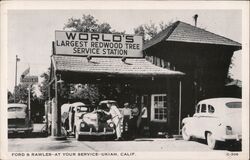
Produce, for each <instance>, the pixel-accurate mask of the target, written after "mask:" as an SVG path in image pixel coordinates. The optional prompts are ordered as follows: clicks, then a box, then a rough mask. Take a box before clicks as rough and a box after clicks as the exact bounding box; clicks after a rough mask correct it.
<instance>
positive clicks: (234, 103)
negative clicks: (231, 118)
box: [226, 102, 241, 108]
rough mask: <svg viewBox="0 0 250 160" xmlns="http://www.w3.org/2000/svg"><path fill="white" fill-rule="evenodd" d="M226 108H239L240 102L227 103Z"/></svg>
mask: <svg viewBox="0 0 250 160" xmlns="http://www.w3.org/2000/svg"><path fill="white" fill-rule="evenodd" d="M226 106H227V107H228V108H241V102H228V103H226Z"/></svg>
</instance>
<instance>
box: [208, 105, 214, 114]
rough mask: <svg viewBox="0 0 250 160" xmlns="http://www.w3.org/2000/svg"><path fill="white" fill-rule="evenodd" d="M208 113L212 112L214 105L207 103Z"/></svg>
mask: <svg viewBox="0 0 250 160" xmlns="http://www.w3.org/2000/svg"><path fill="white" fill-rule="evenodd" d="M208 113H214V107H213V106H211V105H208Z"/></svg>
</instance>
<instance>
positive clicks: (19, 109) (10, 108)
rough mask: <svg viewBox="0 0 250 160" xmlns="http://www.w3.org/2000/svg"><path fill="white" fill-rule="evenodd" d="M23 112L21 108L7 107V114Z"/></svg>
mask: <svg viewBox="0 0 250 160" xmlns="http://www.w3.org/2000/svg"><path fill="white" fill-rule="evenodd" d="M21 111H24V108H23V107H9V108H8V112H21Z"/></svg>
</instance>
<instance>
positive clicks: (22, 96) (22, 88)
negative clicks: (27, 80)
mask: <svg viewBox="0 0 250 160" xmlns="http://www.w3.org/2000/svg"><path fill="white" fill-rule="evenodd" d="M28 88H29V85H28V84H23V83H20V84H18V86H16V87H15V92H14V93H13V94H11V93H9V92H8V101H9V103H13V102H14V97H15V99H16V102H17V103H27V102H28ZM30 92H31V93H30V98H31V101H32V100H34V99H35V98H36V96H35V93H34V87H32V86H31V87H30Z"/></svg>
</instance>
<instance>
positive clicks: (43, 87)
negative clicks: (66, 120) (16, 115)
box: [38, 68, 50, 100]
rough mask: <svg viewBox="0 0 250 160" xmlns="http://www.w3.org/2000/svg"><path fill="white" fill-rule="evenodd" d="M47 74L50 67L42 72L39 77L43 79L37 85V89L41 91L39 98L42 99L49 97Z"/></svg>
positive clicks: (48, 74)
mask: <svg viewBox="0 0 250 160" xmlns="http://www.w3.org/2000/svg"><path fill="white" fill-rule="evenodd" d="M49 76H50V68H48V70H47V71H46V72H44V73H43V74H42V75H41V76H40V77H41V78H42V79H43V80H42V82H41V83H40V84H39V85H38V87H39V90H40V92H41V96H40V98H41V99H42V100H48V99H49V91H48V88H49Z"/></svg>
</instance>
